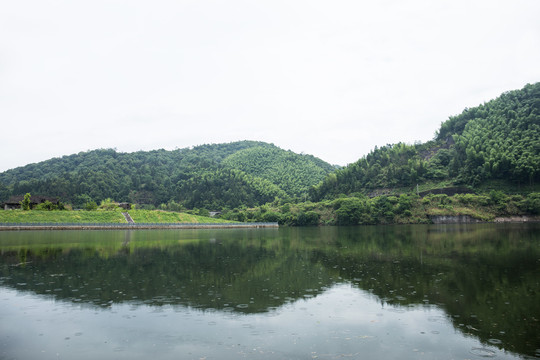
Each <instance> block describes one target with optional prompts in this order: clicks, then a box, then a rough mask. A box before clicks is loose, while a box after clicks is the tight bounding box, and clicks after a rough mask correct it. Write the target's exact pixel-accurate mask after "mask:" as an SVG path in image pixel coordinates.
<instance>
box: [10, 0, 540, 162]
mask: <svg viewBox="0 0 540 360" xmlns="http://www.w3.org/2000/svg"><path fill="white" fill-rule="evenodd" d="M1 9H2V10H1V11H0V129H1V141H0V171H5V170H7V169H11V168H15V167H18V166H23V165H26V164H29V163H35V162H40V161H44V160H47V159H50V158H53V157H61V156H63V155H70V154H74V153H78V152H81V151H88V150H93V149H99V148H115V149H116V150H117V151H120V152H133V151H138V150H154V149H167V150H173V149H176V148H186V147H191V146H196V145H201V144H211V143H224V142H232V141H238V140H258V141H265V142H269V143H273V144H275V145H276V146H279V147H281V148H283V149H285V150H292V151H294V152H296V153H305V154H312V155H314V156H317V157H319V158H321V159H323V160H325V161H327V162H329V163H331V164H336V165H346V164H348V163H352V162H354V161H356V160H358V159H359V158H361V157H362V156H364V155H367V154H368V153H369V152H370V151H371V150H373V148H374V147H375V146H383V145H386V144H393V143H397V142H405V143H409V144H412V143H414V142H425V141H428V140H431V139H432V138H433V137H434V134H435V132H436V130H437V129H438V128H439V127H440V124H441V122H443V121H445V120H447V119H448V117H449V116H453V115H457V114H459V113H461V112H462V111H463V110H464V109H465V108H467V107H469V108H470V107H474V106H478V105H480V104H482V103H484V102H487V101H489V100H491V99H493V98H496V97H497V96H499V95H500V94H501V93H503V92H505V91H509V90H514V89H520V88H522V87H523V86H525V85H526V84H527V83H535V82H538V81H540V21H538V14H540V1H538V0H508V1H501V0H436V1H435V0H425V1H424V0H411V1H408V0H378V1H363V0H334V1H330V0H287V1H282V0H245V1H242V0H223V1H220V0H219V1H218V0H216V1H213V0H212V1H209V0H208V1H207V0H153V1H142V0H125V1H122V0H92V1H72V0H66V1H62V0H55V1H52V0H25V1H3V2H2V6H1Z"/></svg>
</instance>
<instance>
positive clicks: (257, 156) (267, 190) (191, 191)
mask: <svg viewBox="0 0 540 360" xmlns="http://www.w3.org/2000/svg"><path fill="white" fill-rule="evenodd" d="M265 156H266V157H271V159H270V160H269V161H268V159H265V158H264V157H265ZM333 170H334V168H333V167H332V166H331V165H330V164H327V163H325V162H324V161H322V160H320V159H317V158H315V157H313V156H310V155H300V154H296V153H294V152H291V151H286V150H283V149H280V148H278V147H277V146H274V145H273V144H268V143H264V142H256V141H239V142H233V143H226V144H211V145H201V146H196V147H193V148H186V149H178V150H173V151H167V150H154V151H139V152H134V153H119V152H117V151H115V150H112V149H100V150H93V151H88V152H81V153H78V154H73V155H69V156H63V157H61V158H54V159H50V160H47V161H43V162H40V163H36V164H29V165H26V166H22V167H18V168H15V169H11V170H8V171H5V172H3V173H0V200H5V199H6V198H7V197H8V196H9V195H11V194H24V193H27V192H29V193H31V194H36V195H37V194H40V195H48V196H58V197H60V198H61V199H62V200H63V201H64V202H69V203H73V204H74V205H75V206H82V205H84V203H85V202H88V201H90V200H93V201H96V202H99V201H100V200H103V199H105V198H112V199H114V200H116V201H129V202H133V203H138V204H151V205H159V204H162V203H168V202H170V201H174V202H178V203H181V204H183V205H184V206H187V207H188V208H195V207H197V208H209V209H219V208H223V207H237V206H242V205H245V206H255V205H260V204H264V203H266V202H268V201H273V200H274V199H275V198H276V197H278V198H290V197H294V196H300V195H302V194H305V193H307V191H308V189H309V188H310V187H311V186H313V185H315V184H317V183H319V182H320V181H322V179H324V177H325V176H326V175H327V174H328V173H330V172H331V171H333Z"/></svg>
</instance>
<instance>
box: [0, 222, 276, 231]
mask: <svg viewBox="0 0 540 360" xmlns="http://www.w3.org/2000/svg"><path fill="white" fill-rule="evenodd" d="M277 227H279V225H278V223H212V224H185V223H170V224H141V223H138V224H135V223H129V224H13V223H10V224H6V223H4V224H0V231H2V230H150V229H259V228H277Z"/></svg>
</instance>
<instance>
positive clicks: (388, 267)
mask: <svg viewBox="0 0 540 360" xmlns="http://www.w3.org/2000/svg"><path fill="white" fill-rule="evenodd" d="M471 229H474V230H471ZM523 229H524V227H523V226H520V227H513V226H500V227H494V226H474V227H471V226H468V227H459V226H452V227H440V226H439V227H423V226H414V227H386V228H384V227H364V228H322V229H320V228H317V229H281V230H280V231H279V232H278V231H274V232H262V233H261V232H230V233H228V232H214V233H211V232H203V233H197V234H198V235H197V236H198V237H199V239H200V240H199V239H197V240H193V238H191V240H189V239H185V238H184V239H180V240H179V239H178V238H174V237H173V238H170V239H169V237H170V236H172V235H171V234H177V233H175V232H169V233H167V232H163V233H153V234H155V235H152V233H151V232H150V233H138V232H135V233H122V234H123V235H122V236H121V237H120V238H118V235H112V234H111V235H103V234H101V235H103V236H105V237H107V236H116V238H115V239H114V241H113V240H111V239H109V240H107V239H101V240H99V241H98V242H97V243H96V242H95V241H94V242H92V241H90V240H89V239H82V240H81V239H79V240H77V241H74V240H73V239H69V241H67V240H66V242H65V243H64V244H62V241H59V244H57V245H56V246H54V244H53V243H52V242H51V241H49V240H46V241H41V242H40V244H41V245H39V244H38V245H36V246H19V247H17V246H15V245H11V246H10V247H6V248H3V250H2V254H1V262H2V263H3V264H5V265H4V266H2V267H0V271H1V276H2V280H1V282H2V283H3V285H4V286H9V287H13V288H16V289H18V290H29V291H33V292H35V293H38V294H47V295H52V296H54V297H55V298H56V299H61V300H66V301H72V302H75V303H83V304H91V305H95V306H104V307H107V306H110V304H112V303H115V302H132V303H135V304H137V303H139V304H143V303H144V304H149V305H154V306H159V305H162V304H176V305H183V306H191V307H196V308H200V309H203V310H204V309H217V310H223V309H225V310H228V309H230V310H233V311H237V312H242V313H253V312H264V311H268V310H269V309H272V308H275V307H279V306H282V305H283V304H285V303H287V302H289V301H294V300H297V299H300V298H304V297H310V296H314V295H316V294H318V293H320V292H321V291H323V290H324V289H325V288H326V287H329V286H331V285H332V284H334V283H337V282H343V281H347V282H351V283H352V284H354V285H355V286H357V287H359V288H361V289H364V290H367V291H370V292H371V293H373V294H374V295H377V296H378V297H379V298H380V300H381V302H384V303H386V304H391V305H393V306H421V305H425V304H435V305H436V306H439V307H441V308H443V309H444V310H445V311H446V312H447V314H448V315H449V318H450V319H451V321H452V322H453V324H454V326H455V327H456V328H458V329H459V330H460V331H462V332H464V333H470V334H471V335H473V336H477V337H479V338H480V339H481V341H483V342H486V343H491V344H492V345H497V346H499V347H501V348H502V347H504V348H505V349H507V350H511V351H515V352H518V353H521V354H528V355H534V353H535V350H536V349H538V348H540V343H539V342H540V341H539V338H538V334H539V333H540V326H539V319H540V307H539V305H538V303H539V296H538V289H539V288H540V287H539V280H538V278H539V277H538V274H539V271H538V270H539V263H538V258H539V255H540V252H539V251H538V248H539V244H538V233H539V232H538V230H539V228H538V226H533V231H524V230H523ZM115 233H116V232H115ZM158 234H161V235H160V236H161V237H158V240H156V238H153V236H156V235H158ZM261 234H263V235H261ZM84 236H86V235H84ZM216 239H218V240H216ZM23 243H24V242H23ZM66 243H68V244H69V245H66ZM21 263H25V264H21ZM17 264H20V265H17ZM499 339H500V341H499Z"/></svg>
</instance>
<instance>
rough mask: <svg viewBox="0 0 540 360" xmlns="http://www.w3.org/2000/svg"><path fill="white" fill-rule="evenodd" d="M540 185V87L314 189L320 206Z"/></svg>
mask: <svg viewBox="0 0 540 360" xmlns="http://www.w3.org/2000/svg"><path fill="white" fill-rule="evenodd" d="M539 180H540V83H536V84H534V85H527V86H525V87H524V88H523V89H522V90H516V91H510V92H507V93H504V94H502V95H501V96H500V97H499V98H497V99H495V100H492V101H489V102H487V103H485V104H483V105H480V106H478V107H475V108H471V109H465V111H463V113H462V114H460V115H457V116H453V117H450V118H449V119H448V120H447V121H445V122H443V123H442V124H441V128H440V129H439V131H438V133H437V136H436V138H435V139H434V140H433V141H429V142H427V143H424V144H415V145H408V144H404V143H398V144H393V145H386V146H383V147H381V148H375V149H374V150H373V151H371V152H370V153H369V154H368V155H366V156H364V157H362V158H361V159H359V160H358V161H357V162H355V163H353V164H350V165H349V166H347V167H345V168H343V169H341V170H338V171H336V172H335V173H332V174H329V175H328V176H327V177H326V178H325V180H324V181H323V182H322V183H321V184H319V185H317V186H315V187H313V188H312V189H311V192H310V194H311V198H312V200H314V201H320V200H322V199H333V198H336V197H339V196H340V195H358V194H373V193H375V194H377V193H387V192H388V191H389V190H391V189H396V190H397V192H398V193H399V192H411V191H413V188H415V187H416V185H417V184H419V185H420V186H422V189H426V188H438V187H448V186H456V185H460V186H468V187H470V188H471V189H475V188H482V186H486V185H489V184H490V183H491V184H493V183H498V184H502V186H503V189H504V190H505V191H510V192H515V191H525V192H530V191H535V189H537V187H538V182H539Z"/></svg>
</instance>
